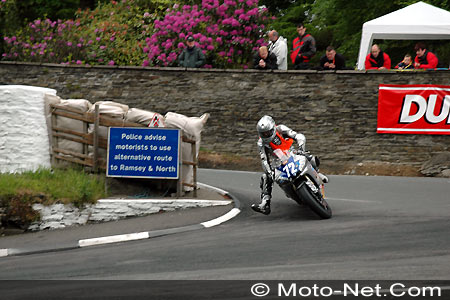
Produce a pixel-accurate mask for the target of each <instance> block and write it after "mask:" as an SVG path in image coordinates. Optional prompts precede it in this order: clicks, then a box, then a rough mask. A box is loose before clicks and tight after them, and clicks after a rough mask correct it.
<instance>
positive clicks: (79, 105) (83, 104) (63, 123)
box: [56, 99, 92, 155]
mask: <svg viewBox="0 0 450 300" xmlns="http://www.w3.org/2000/svg"><path fill="white" fill-rule="evenodd" d="M59 105H60V106H63V107H68V108H71V109H75V110H77V111H79V112H81V113H85V112H87V111H88V110H89V109H91V107H92V104H91V102H89V101H88V100H86V99H67V100H61V102H60V103H59ZM56 127H58V128H62V129H68V130H72V131H77V132H80V133H81V132H84V131H85V129H84V122H83V121H79V120H75V119H70V118H66V117H62V116H57V117H56ZM56 147H57V148H60V149H63V150H69V151H72V152H76V153H84V150H83V148H84V144H82V143H78V142H74V141H70V140H67V139H63V138H58V139H57V142H56ZM84 154H87V153H84ZM60 155H64V154H60Z"/></svg>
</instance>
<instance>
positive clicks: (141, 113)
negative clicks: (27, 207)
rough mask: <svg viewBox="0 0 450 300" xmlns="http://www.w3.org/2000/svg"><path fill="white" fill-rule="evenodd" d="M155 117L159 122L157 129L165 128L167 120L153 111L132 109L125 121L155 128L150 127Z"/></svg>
mask: <svg viewBox="0 0 450 300" xmlns="http://www.w3.org/2000/svg"><path fill="white" fill-rule="evenodd" d="M155 117H156V118H157V119H158V121H159V122H158V126H157V127H165V120H164V117H163V116H162V115H161V114H159V113H156V112H152V111H146V110H142V109H139V108H130V109H129V110H128V113H127V115H126V117H125V121H127V122H133V123H138V124H142V125H145V126H148V127H154V126H150V125H151V122H152V120H154V118H155Z"/></svg>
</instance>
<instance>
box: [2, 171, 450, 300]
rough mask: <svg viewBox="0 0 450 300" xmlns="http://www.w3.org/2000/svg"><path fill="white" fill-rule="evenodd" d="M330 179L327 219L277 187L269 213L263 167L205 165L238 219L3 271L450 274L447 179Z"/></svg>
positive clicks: (126, 275)
mask: <svg viewBox="0 0 450 300" xmlns="http://www.w3.org/2000/svg"><path fill="white" fill-rule="evenodd" d="M330 179H331V180H330V183H328V184H327V187H326V195H327V197H328V199H329V200H328V202H329V204H330V205H331V207H332V209H333V218H331V219H329V220H320V219H319V218H318V217H316V215H315V214H313V213H312V212H311V211H310V210H309V209H308V208H306V207H302V206H299V205H297V204H296V203H295V202H294V201H292V200H290V199H288V198H286V196H284V193H283V192H282V191H281V190H280V189H279V188H275V190H274V201H273V206H272V213H271V215H269V216H264V215H261V214H257V213H254V212H253V211H252V210H251V209H250V205H251V203H253V202H257V201H258V200H259V173H253V172H232V171H220V170H206V169H202V170H200V172H199V181H200V182H203V183H206V184H209V185H213V186H216V187H219V188H222V189H224V190H227V191H229V192H230V193H231V194H232V195H233V196H234V197H236V198H237V199H239V201H240V203H241V209H242V212H241V213H240V214H239V215H238V216H237V217H236V218H234V219H233V220H231V221H229V222H227V223H225V224H222V225H220V226H217V227H213V228H210V229H204V230H198V231H192V232H186V233H181V234H176V235H170V236H164V237H160V238H156V239H150V240H143V241H135V242H128V243H123V244H114V245H103V246H98V247H90V248H85V249H77V250H71V251H64V252H56V253H43V254H35V255H30V256H23V257H5V258H2V259H0V270H1V271H0V279H8V280H14V279H21V280H22V279H31V280H34V279H40V280H42V279H59V280H61V279H63V280H64V279H78V280H80V279H81V280H82V279H85V280H93V279H101V280H104V279H113V280H130V279H133V280H135V279H140V280H211V279H217V280H397V281H398V280H421V281H424V280H450V263H449V262H450V180H449V179H437V178H405V177H381V176H380V177H364V176H330ZM161 299H163V298H161ZM164 299H165V298H164ZM230 299H231V298H230ZM419 299H421V298H419ZM445 299H447V298H445Z"/></svg>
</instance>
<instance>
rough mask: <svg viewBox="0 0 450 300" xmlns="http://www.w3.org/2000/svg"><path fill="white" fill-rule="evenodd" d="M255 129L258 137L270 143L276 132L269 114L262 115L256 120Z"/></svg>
mask: <svg viewBox="0 0 450 300" xmlns="http://www.w3.org/2000/svg"><path fill="white" fill-rule="evenodd" d="M256 130H257V131H258V135H259V137H260V138H261V139H262V140H263V142H264V143H266V144H268V143H270V142H271V141H272V140H273V138H274V137H275V135H276V134H277V133H276V128H275V121H274V120H273V119H272V117H271V116H264V117H262V118H261V119H260V120H259V121H258V124H257V125H256Z"/></svg>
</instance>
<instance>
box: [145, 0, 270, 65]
mask: <svg viewBox="0 0 450 300" xmlns="http://www.w3.org/2000/svg"><path fill="white" fill-rule="evenodd" d="M267 22H268V17H267V11H266V10H265V9H259V8H258V0H203V1H202V4H201V6H198V5H192V6H189V5H183V6H179V5H175V6H174V7H173V8H172V9H168V10H167V14H166V15H165V17H164V19H162V20H156V21H155V23H154V28H155V33H154V34H153V35H152V36H151V37H148V38H146V40H145V43H146V47H144V49H143V50H144V52H145V53H146V54H147V59H146V60H144V63H143V65H144V66H147V65H158V66H177V65H178V64H177V58H178V56H179V55H180V54H181V52H182V51H183V49H184V48H185V47H186V44H185V41H186V38H187V36H189V35H192V36H193V37H194V38H195V40H196V43H195V45H196V46H197V47H199V48H200V49H202V51H203V53H204V54H205V56H206V58H207V64H206V65H205V67H212V66H214V67H216V68H248V66H249V64H251V63H252V56H253V54H254V53H255V51H256V50H257V48H258V47H260V46H261V45H263V44H264V39H263V34H264V31H265V30H264V29H265V26H266V23H267Z"/></svg>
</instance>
